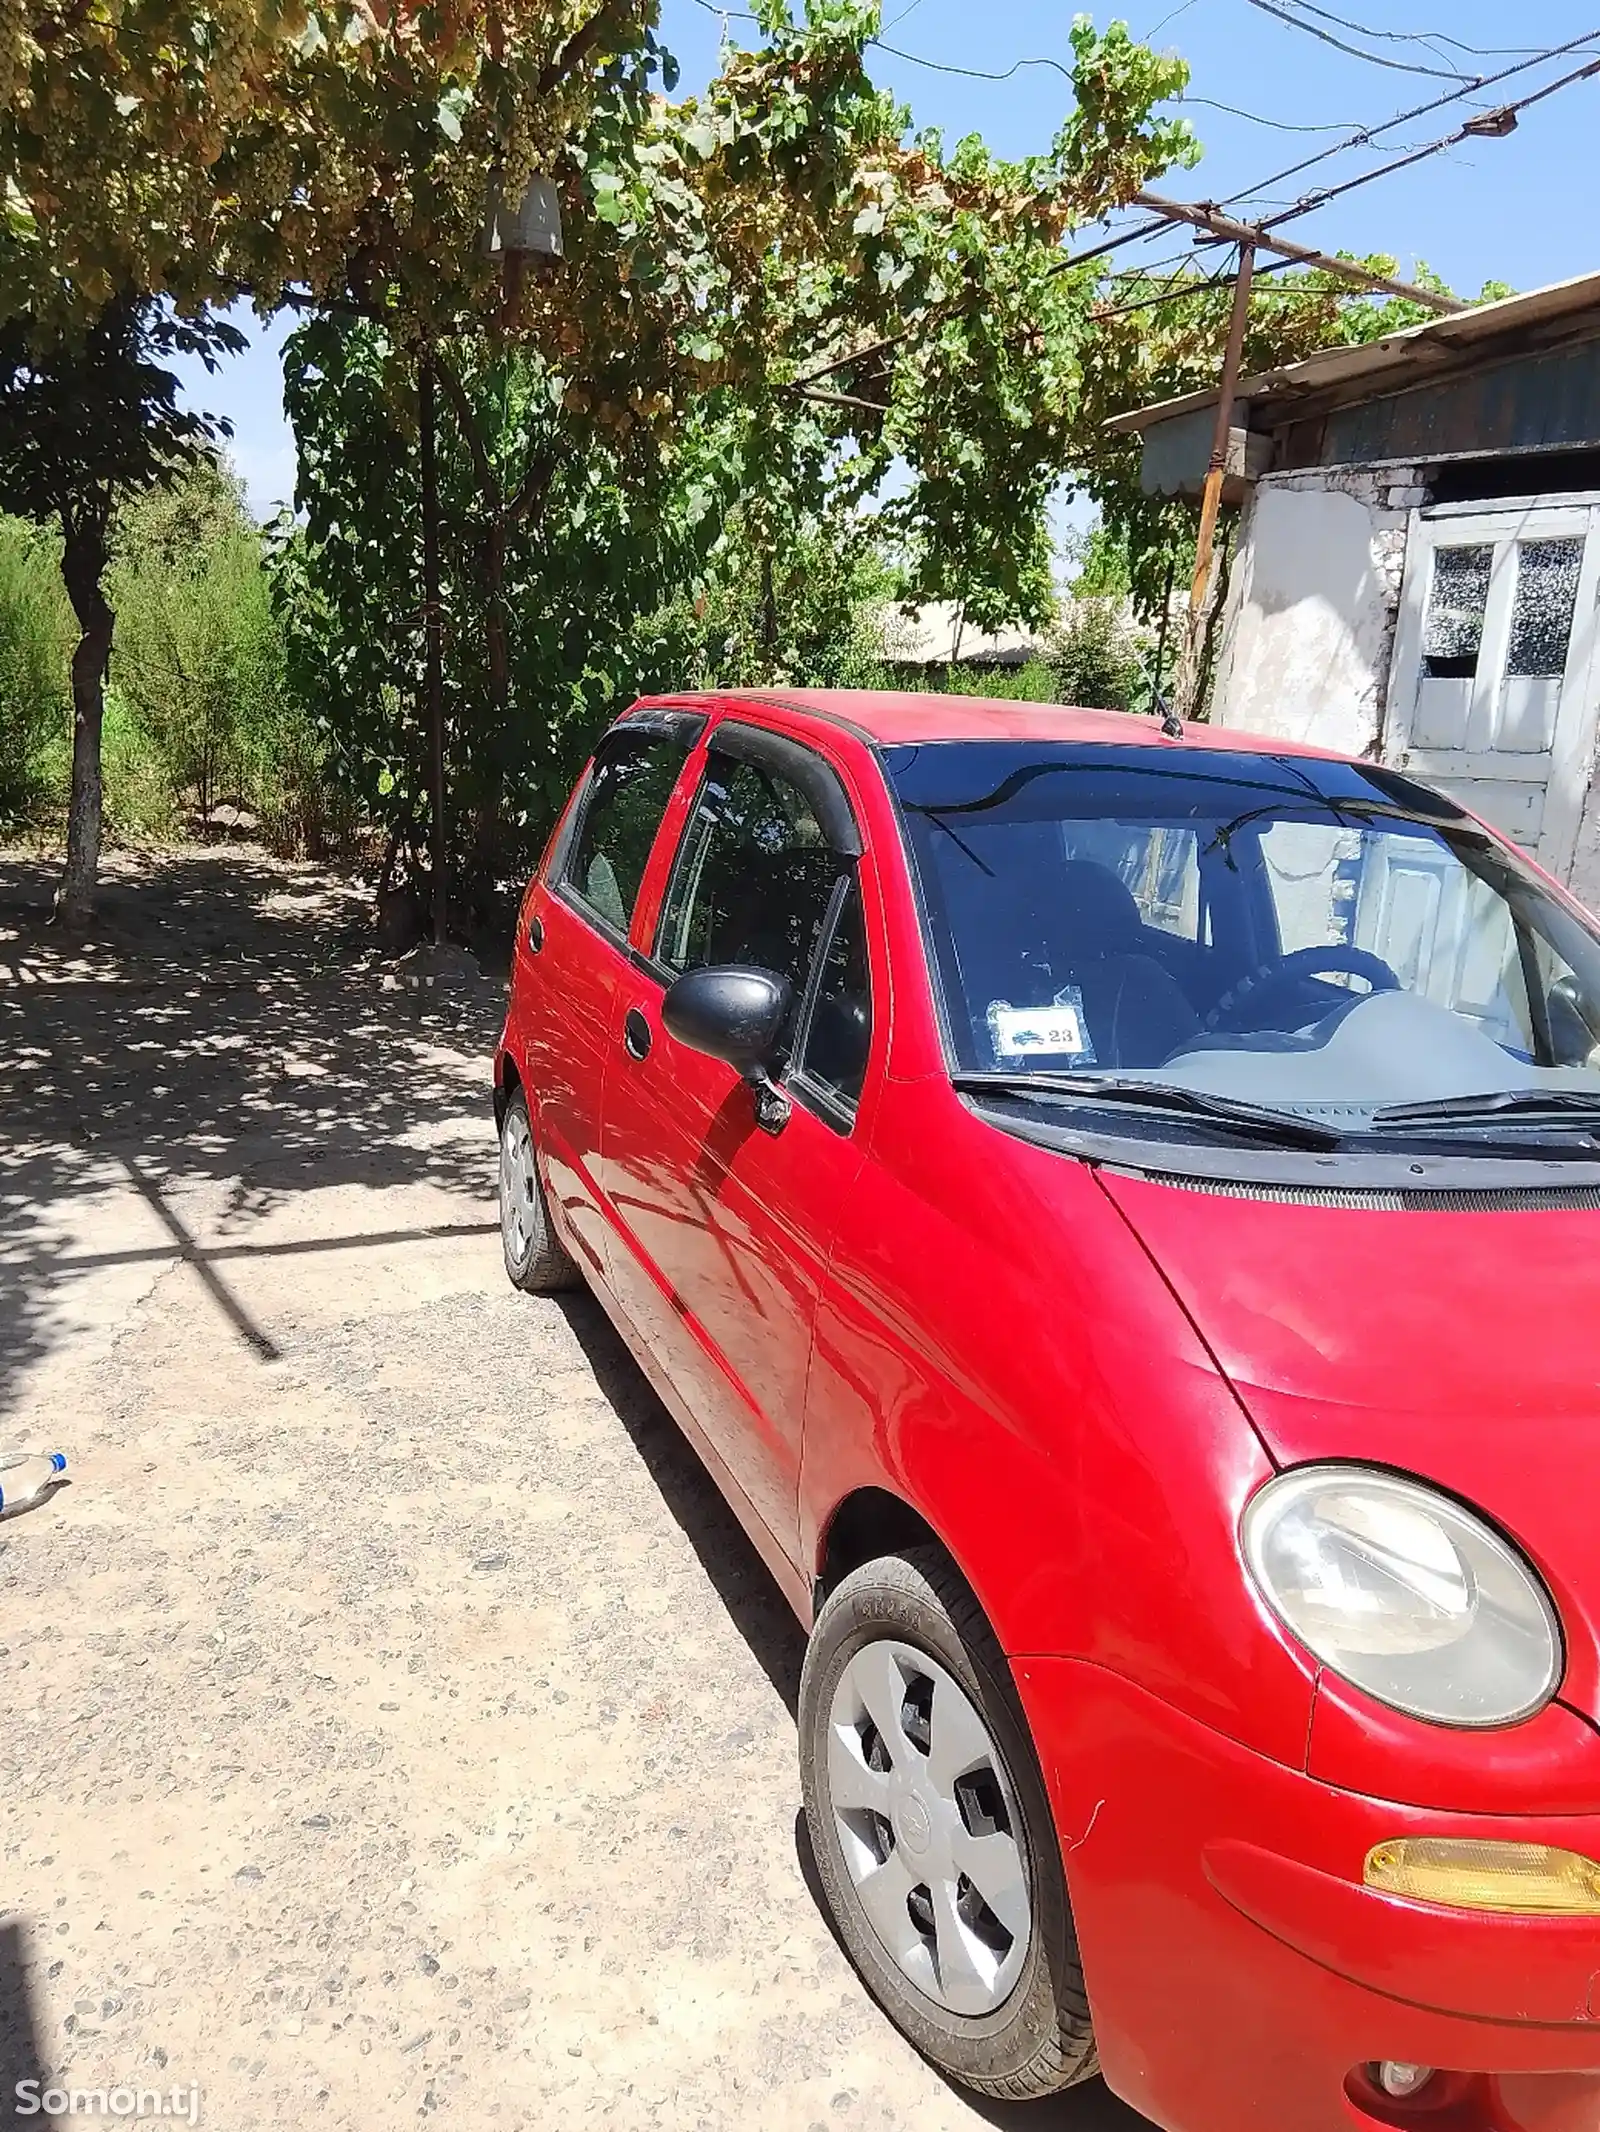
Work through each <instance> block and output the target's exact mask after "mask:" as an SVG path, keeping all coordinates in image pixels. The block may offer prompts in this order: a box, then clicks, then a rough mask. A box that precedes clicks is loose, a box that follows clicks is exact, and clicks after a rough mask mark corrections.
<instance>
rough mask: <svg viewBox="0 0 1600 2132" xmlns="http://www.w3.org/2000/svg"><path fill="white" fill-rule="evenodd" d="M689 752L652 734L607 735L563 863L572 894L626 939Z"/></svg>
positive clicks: (679, 745)
mask: <svg viewBox="0 0 1600 2132" xmlns="http://www.w3.org/2000/svg"><path fill="white" fill-rule="evenodd" d="M683 762H684V750H683V746H682V744H681V743H679V742H677V741H675V740H674V739H671V738H667V737H664V736H658V735H655V734H643V733H629V732H626V731H624V732H620V733H613V734H611V735H608V737H607V738H606V739H605V740H604V741H603V742H602V743H601V747H600V750H599V753H598V755H597V756H596V759H595V766H594V770H593V773H592V774H591V777H590V780H589V789H588V792H587V794H586V795H585V797H584V801H583V815H582V819H581V821H580V822H579V824H578V830H577V834H576V836H575V837H574V839H573V842H572V848H571V851H570V852H569V854H568V857H567V862H566V872H565V875H564V879H565V882H566V885H567V887H568V889H569V890H570V891H571V892H572V893H573V894H574V895H575V896H576V897H577V898H578V899H579V900H580V902H582V903H583V904H585V905H586V906H587V908H588V909H589V911H590V912H591V913H592V914H593V915H594V916H595V917H596V918H598V919H600V920H601V921H602V922H603V923H604V924H605V925H606V926H607V927H608V928H609V929H610V930H611V931H613V932H616V933H620V934H623V935H626V933H627V930H628V927H629V925H630V924H631V923H632V920H633V909H634V905H635V904H636V903H637V902H638V900H639V889H640V887H641V885H642V883H643V881H644V873H645V868H646V866H647V865H648V864H649V861H650V851H651V847H652V846H653V845H654V843H655V840H656V832H657V831H658V830H659V829H660V827H661V818H662V816H663V815H664V814H665V812H666V808H667V801H668V800H669V799H670V798H671V797H672V789H673V787H674V785H676V783H677V782H678V773H679V772H680V771H681V770H682V768H683Z"/></svg>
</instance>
